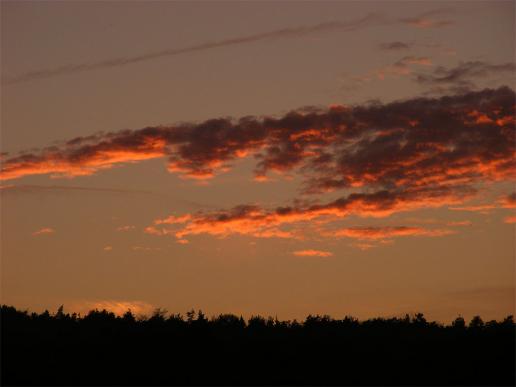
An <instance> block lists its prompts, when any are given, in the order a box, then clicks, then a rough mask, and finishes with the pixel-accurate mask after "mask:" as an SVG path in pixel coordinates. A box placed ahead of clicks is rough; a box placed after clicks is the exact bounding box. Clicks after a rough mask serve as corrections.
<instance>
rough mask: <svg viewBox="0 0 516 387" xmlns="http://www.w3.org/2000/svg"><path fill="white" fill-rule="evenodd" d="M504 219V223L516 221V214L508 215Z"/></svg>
mask: <svg viewBox="0 0 516 387" xmlns="http://www.w3.org/2000/svg"><path fill="white" fill-rule="evenodd" d="M503 221H504V223H507V224H513V223H516V216H508V217H506V218H505V219H504V220H503Z"/></svg>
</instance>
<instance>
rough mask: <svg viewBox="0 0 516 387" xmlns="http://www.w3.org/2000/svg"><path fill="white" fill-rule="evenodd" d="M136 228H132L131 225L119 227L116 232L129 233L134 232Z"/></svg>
mask: <svg viewBox="0 0 516 387" xmlns="http://www.w3.org/2000/svg"><path fill="white" fill-rule="evenodd" d="M135 228H136V226H131V225H128V226H120V227H117V229H116V231H121V232H127V231H131V230H134V229H135Z"/></svg>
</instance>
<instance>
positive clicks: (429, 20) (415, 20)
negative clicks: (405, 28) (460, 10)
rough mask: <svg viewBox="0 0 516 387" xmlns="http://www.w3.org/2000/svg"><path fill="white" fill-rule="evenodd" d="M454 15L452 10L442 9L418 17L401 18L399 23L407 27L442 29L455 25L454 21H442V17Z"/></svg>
mask: <svg viewBox="0 0 516 387" xmlns="http://www.w3.org/2000/svg"><path fill="white" fill-rule="evenodd" d="M451 13H453V9H451V8H441V9H435V10H431V11H427V12H424V13H422V14H420V15H419V16H416V17H409V18H401V19H399V21H400V22H401V23H404V24H406V25H409V26H412V27H416V28H440V27H446V26H450V25H452V24H453V21H452V20H446V19H441V18H440V16H442V15H445V16H446V15H450V14H451Z"/></svg>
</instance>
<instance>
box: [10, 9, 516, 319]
mask: <svg viewBox="0 0 516 387" xmlns="http://www.w3.org/2000/svg"><path fill="white" fill-rule="evenodd" d="M513 15H514V3H513V2H509V1H489V2H482V1H475V2H473V1H472V2H452V1H450V2H446V3H435V2H424V1H422V2H395V1H385V2H369V1H364V2H347V1H342V2H276V3H274V2H216V1H215V2H195V3H188V2H96V3H92V2H73V3H65V2H32V1H26V2H15V1H3V2H2V3H1V29H2V30H1V50H2V52H1V54H2V55H1V64H2V66H1V67H2V98H1V110H2V116H1V126H2V138H1V152H2V153H1V155H0V161H1V168H0V195H1V222H2V223H1V225H2V227H1V232H2V235H1V239H2V246H1V269H2V270H1V276H2V285H1V286H2V288H1V290H2V292H1V293H2V294H1V299H2V300H1V302H2V303H6V304H12V305H15V306H17V307H20V308H29V309H33V310H43V309H45V308H47V309H50V310H55V309H56V308H57V307H58V306H59V305H61V304H64V305H65V310H68V311H79V312H84V311H86V310H88V309H91V308H106V309H110V310H113V311H115V312H117V313H121V312H123V311H124V310H126V309H127V308H131V309H132V310H134V311H136V312H137V313H150V312H151V311H152V310H153V308H156V307H162V308H166V309H168V310H169V311H172V312H185V311H186V310H189V309H191V308H195V309H199V308H200V309H202V310H203V311H204V312H205V313H207V314H208V315H210V314H218V313H235V314H243V315H245V316H250V315H252V314H261V315H265V316H268V315H272V316H278V317H279V318H284V319H292V318H298V319H300V318H304V317H305V316H306V315H308V314H316V313H320V314H323V313H324V314H330V315H333V316H335V317H339V316H344V315H353V316H356V317H359V318H367V317H373V316H394V315H403V314H405V313H413V312H423V313H425V314H426V315H427V316H428V317H429V318H431V319H437V320H441V321H449V320H451V319H453V318H455V317H456V316H457V315H459V314H461V315H463V316H464V317H466V318H468V317H471V316H472V315H474V314H480V315H481V316H482V317H483V318H485V319H491V318H501V317H503V316H506V315H508V314H513V313H514V285H515V282H514V275H515V264H514V223H515V219H516V214H515V212H514V211H515V208H516V193H515V192H516V191H515V187H514V182H515V178H516V167H515V164H514V161H515V141H516V134H515V120H514V116H515V109H516V103H515V93H514V89H515V82H514V81H515V77H514V74H515V70H516V65H515V63H514V57H515V52H514V47H515V42H514V36H515V35H514V32H515V31H514V17H513ZM135 26H138V28H135ZM192 26H195V28H192Z"/></svg>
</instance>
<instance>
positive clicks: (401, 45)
mask: <svg viewBox="0 0 516 387" xmlns="http://www.w3.org/2000/svg"><path fill="white" fill-rule="evenodd" d="M379 47H380V49H382V50H386V51H400V50H408V49H410V48H411V47H412V43H406V42H386V43H380V45H379Z"/></svg>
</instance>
